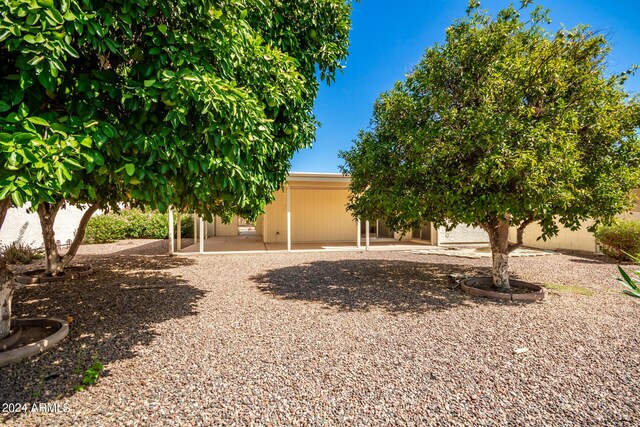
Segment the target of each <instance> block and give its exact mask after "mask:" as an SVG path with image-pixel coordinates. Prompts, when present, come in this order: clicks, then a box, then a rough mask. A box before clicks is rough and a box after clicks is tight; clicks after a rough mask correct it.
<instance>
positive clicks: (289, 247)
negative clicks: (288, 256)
mask: <svg viewBox="0 0 640 427" xmlns="http://www.w3.org/2000/svg"><path fill="white" fill-rule="evenodd" d="M287 250H288V251H289V252H291V186H290V185H288V184H287Z"/></svg>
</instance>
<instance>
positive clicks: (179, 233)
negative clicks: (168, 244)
mask: <svg viewBox="0 0 640 427" xmlns="http://www.w3.org/2000/svg"><path fill="white" fill-rule="evenodd" d="M176 214H177V216H178V239H177V241H176V248H177V249H178V251H181V250H182V217H181V216H180V212H179V211H178V212H176Z"/></svg>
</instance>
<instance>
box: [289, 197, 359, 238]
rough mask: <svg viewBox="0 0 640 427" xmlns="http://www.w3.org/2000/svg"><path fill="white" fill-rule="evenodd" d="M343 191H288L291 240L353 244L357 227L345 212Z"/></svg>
mask: <svg viewBox="0 0 640 427" xmlns="http://www.w3.org/2000/svg"><path fill="white" fill-rule="evenodd" d="M348 197H349V192H348V190H346V189H344V190H343V189H340V190H336V189H304V188H295V187H292V190H291V241H293V242H345V241H355V240H356V237H357V224H356V222H354V221H353V218H352V217H351V214H350V213H349V212H347V208H346V204H347V202H348Z"/></svg>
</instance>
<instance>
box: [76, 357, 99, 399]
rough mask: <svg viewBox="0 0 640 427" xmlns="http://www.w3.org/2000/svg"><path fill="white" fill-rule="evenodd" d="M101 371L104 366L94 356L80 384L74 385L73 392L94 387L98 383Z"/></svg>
mask: <svg viewBox="0 0 640 427" xmlns="http://www.w3.org/2000/svg"><path fill="white" fill-rule="evenodd" d="M102 371H104V365H103V364H102V362H101V361H100V359H99V358H98V356H97V355H96V356H94V357H93V363H92V365H91V366H90V367H89V369H87V370H86V371H85V372H84V376H83V377H82V384H76V385H75V386H73V391H74V392H76V393H77V392H79V391H84V389H85V387H88V386H91V385H94V384H95V383H96V382H97V381H98V378H100V374H101V373H102Z"/></svg>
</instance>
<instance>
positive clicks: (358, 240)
mask: <svg viewBox="0 0 640 427" xmlns="http://www.w3.org/2000/svg"><path fill="white" fill-rule="evenodd" d="M360 227H362V223H361V222H360V218H358V233H357V234H356V235H357V236H358V237H357V238H356V246H357V248H358V249H360V248H361V247H362V242H361V240H362V238H361V233H362V232H361V231H360Z"/></svg>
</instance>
